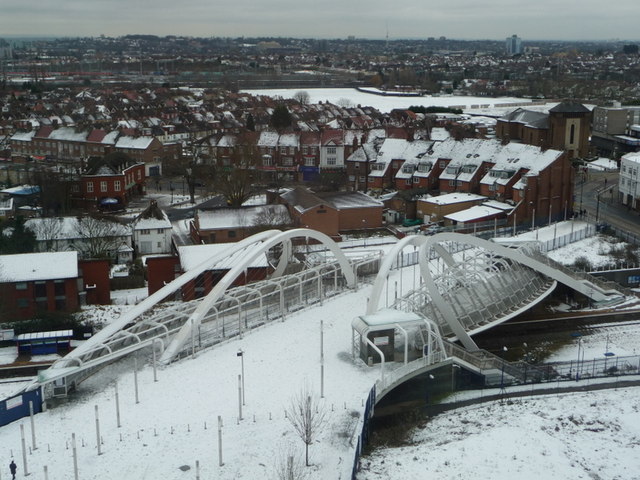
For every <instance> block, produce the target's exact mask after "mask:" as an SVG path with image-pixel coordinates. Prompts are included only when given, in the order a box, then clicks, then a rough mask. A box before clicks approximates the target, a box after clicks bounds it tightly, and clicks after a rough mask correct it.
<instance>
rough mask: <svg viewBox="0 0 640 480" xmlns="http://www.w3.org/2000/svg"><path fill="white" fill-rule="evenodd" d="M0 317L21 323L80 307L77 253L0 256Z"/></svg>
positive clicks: (68, 311) (3, 319) (72, 310)
mask: <svg viewBox="0 0 640 480" xmlns="http://www.w3.org/2000/svg"><path fill="white" fill-rule="evenodd" d="M0 271H2V276H1V277H0V305H1V307H0V318H1V319H2V321H12V320H25V319H28V318H32V317H34V316H36V315H37V314H38V313H39V312H67V313H70V312H75V311H77V310H78V309H79V307H80V298H79V287H78V284H79V277H80V272H79V270H78V253H77V252H49V253H23V254H16V255H2V256H0Z"/></svg>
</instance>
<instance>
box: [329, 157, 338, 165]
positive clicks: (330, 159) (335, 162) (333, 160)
mask: <svg viewBox="0 0 640 480" xmlns="http://www.w3.org/2000/svg"><path fill="white" fill-rule="evenodd" d="M337 163H338V161H337V160H336V157H327V165H336V164H337Z"/></svg>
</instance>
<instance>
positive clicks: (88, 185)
mask: <svg viewBox="0 0 640 480" xmlns="http://www.w3.org/2000/svg"><path fill="white" fill-rule="evenodd" d="M87 193H93V182H87Z"/></svg>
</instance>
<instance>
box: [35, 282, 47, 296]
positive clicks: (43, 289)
mask: <svg viewBox="0 0 640 480" xmlns="http://www.w3.org/2000/svg"><path fill="white" fill-rule="evenodd" d="M34 293H35V296H36V298H43V297H46V296H47V284H46V282H36V283H35V289H34Z"/></svg>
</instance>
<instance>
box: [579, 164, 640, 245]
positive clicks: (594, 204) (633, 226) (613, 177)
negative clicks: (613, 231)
mask: <svg viewBox="0 0 640 480" xmlns="http://www.w3.org/2000/svg"><path fill="white" fill-rule="evenodd" d="M583 175H584V174H583V173H579V174H578V175H577V176H576V185H575V203H574V209H575V211H576V212H579V211H580V210H581V209H584V210H586V213H587V219H588V220H590V221H594V222H596V223H608V224H610V225H613V226H615V227H618V228H619V229H621V230H625V231H627V232H629V233H632V234H634V235H638V236H640V214H639V213H638V212H635V211H633V210H627V207H625V206H624V205H622V204H620V203H619V201H618V172H593V171H589V172H588V173H587V174H586V178H584V179H583ZM583 180H584V181H583ZM598 193H600V195H598Z"/></svg>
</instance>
